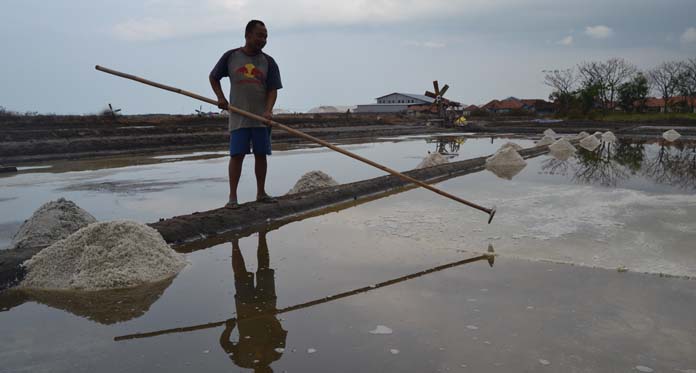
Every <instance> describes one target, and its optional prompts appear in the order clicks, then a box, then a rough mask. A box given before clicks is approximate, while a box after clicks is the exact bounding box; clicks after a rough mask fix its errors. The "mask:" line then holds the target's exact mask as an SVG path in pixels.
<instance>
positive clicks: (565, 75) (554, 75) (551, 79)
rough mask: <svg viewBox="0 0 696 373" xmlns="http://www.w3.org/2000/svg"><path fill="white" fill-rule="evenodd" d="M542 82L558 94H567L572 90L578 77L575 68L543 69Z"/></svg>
mask: <svg viewBox="0 0 696 373" xmlns="http://www.w3.org/2000/svg"><path fill="white" fill-rule="evenodd" d="M543 72H544V73H546V75H544V84H546V85H547V86H549V87H551V88H553V89H554V91H556V92H558V93H560V94H569V93H571V92H572V91H573V89H574V87H575V83H576V82H577V81H578V77H577V76H576V74H575V69H572V68H571V69H564V70H544V71H543Z"/></svg>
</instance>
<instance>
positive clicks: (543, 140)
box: [536, 135, 556, 146]
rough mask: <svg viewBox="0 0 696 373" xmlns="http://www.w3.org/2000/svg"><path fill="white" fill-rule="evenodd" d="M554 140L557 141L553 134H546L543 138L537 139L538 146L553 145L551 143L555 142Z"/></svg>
mask: <svg viewBox="0 0 696 373" xmlns="http://www.w3.org/2000/svg"><path fill="white" fill-rule="evenodd" d="M554 141H556V139H554V138H553V137H551V136H546V135H545V136H544V137H542V138H541V140H539V141H537V143H536V145H537V146H542V145H551V144H553V142H554Z"/></svg>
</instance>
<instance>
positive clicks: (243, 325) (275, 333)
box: [220, 232, 288, 372]
mask: <svg viewBox="0 0 696 373" xmlns="http://www.w3.org/2000/svg"><path fill="white" fill-rule="evenodd" d="M256 255H257V261H258V269H257V271H256V285H255V286H254V273H252V272H248V271H247V269H246V266H245V264H244V257H243V256H242V252H241V251H240V250H239V240H236V239H235V240H234V241H232V270H233V271H234V287H235V290H236V294H235V295H234V301H235V306H236V308H237V319H236V320H235V319H230V320H228V321H227V322H226V325H225V331H224V332H222V335H221V336H220V345H221V346H222V348H223V349H224V350H225V351H226V352H227V354H228V355H229V356H230V358H231V359H232V361H234V363H235V364H236V365H237V366H239V367H242V368H248V369H254V372H272V371H273V370H272V369H271V367H270V365H271V363H272V362H274V361H276V360H278V359H280V357H281V356H282V355H283V350H282V349H284V348H285V338H286V336H287V334H288V332H287V331H285V330H284V329H283V327H282V326H281V325H280V321H278V319H277V318H276V317H275V311H276V300H277V297H276V294H275V277H274V276H275V273H274V270H273V269H271V268H269V265H270V256H269V254H268V245H267V243H266V232H259V246H258V250H257V252H256ZM235 324H236V325H235ZM235 326H237V330H238V332H239V341H238V342H237V343H235V342H232V341H231V340H230V337H231V334H232V330H233V329H234V328H235Z"/></svg>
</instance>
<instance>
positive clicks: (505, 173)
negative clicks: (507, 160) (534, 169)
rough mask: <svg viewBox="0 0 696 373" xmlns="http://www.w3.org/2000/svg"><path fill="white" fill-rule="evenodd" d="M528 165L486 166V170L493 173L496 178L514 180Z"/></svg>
mask: <svg viewBox="0 0 696 373" xmlns="http://www.w3.org/2000/svg"><path fill="white" fill-rule="evenodd" d="M525 167H527V165H526V164H514V165H496V164H486V170H488V171H490V172H492V173H493V174H494V175H495V176H497V177H499V178H501V179H507V180H512V178H513V177H515V176H516V175H517V174H519V173H520V171H522V170H523V169H524V168H525Z"/></svg>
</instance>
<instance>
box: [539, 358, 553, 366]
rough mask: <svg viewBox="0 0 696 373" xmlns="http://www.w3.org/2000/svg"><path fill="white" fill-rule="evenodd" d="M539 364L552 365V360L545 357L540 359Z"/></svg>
mask: <svg viewBox="0 0 696 373" xmlns="http://www.w3.org/2000/svg"><path fill="white" fill-rule="evenodd" d="M539 364H541V365H551V362H550V361H548V360H544V359H539Z"/></svg>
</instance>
